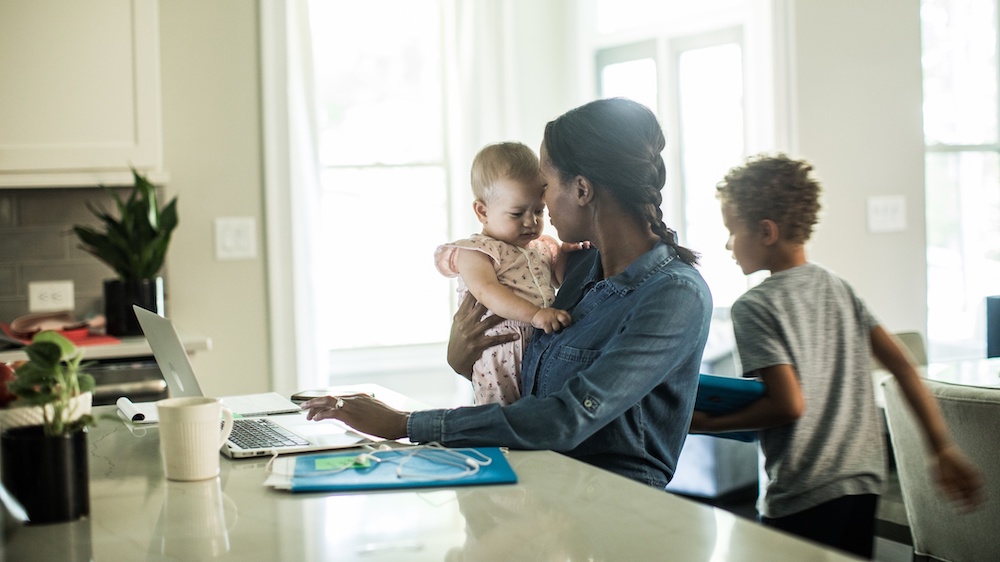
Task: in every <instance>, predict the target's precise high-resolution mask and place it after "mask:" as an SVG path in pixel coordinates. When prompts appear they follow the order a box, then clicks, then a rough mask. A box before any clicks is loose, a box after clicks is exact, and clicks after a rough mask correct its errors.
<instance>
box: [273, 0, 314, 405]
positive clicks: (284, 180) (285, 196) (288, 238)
mask: <svg viewBox="0 0 1000 562" xmlns="http://www.w3.org/2000/svg"><path fill="white" fill-rule="evenodd" d="M260 14H261V18H260V20H261V22H260V26H261V61H262V63H261V97H262V107H263V113H264V115H263V123H264V134H263V139H264V166H265V170H264V178H265V188H264V189H265V198H264V199H265V207H266V218H267V228H266V239H267V242H266V243H267V256H268V286H269V287H268V294H269V298H270V301H269V302H268V303H267V304H268V308H269V313H270V318H271V326H270V331H271V373H272V377H273V386H274V388H275V390H276V391H277V392H280V393H282V394H288V393H291V392H293V391H294V390H297V389H301V388H314V387H322V386H326V385H327V384H328V376H327V373H328V370H329V369H328V365H327V355H326V351H325V350H323V349H320V348H319V346H317V345H316V342H315V341H314V339H313V337H312V335H313V334H315V333H317V326H318V323H317V314H320V313H321V312H322V311H318V310H316V309H315V307H314V306H312V303H313V302H315V300H316V298H315V296H316V291H317V290H318V286H319V285H318V283H317V280H316V279H315V276H314V275H313V269H312V267H311V266H310V262H311V260H312V259H313V256H314V254H315V251H314V248H313V246H314V244H315V242H316V241H317V240H319V237H318V236H317V225H318V224H319V222H318V217H316V216H315V213H316V210H317V209H318V208H319V204H318V201H319V197H320V183H319V159H318V157H317V151H316V147H317V143H316V138H317V131H316V118H315V99H314V89H313V85H312V49H311V46H310V41H311V40H310V35H309V19H308V18H309V10H308V3H307V2H306V0H262V1H261V3H260Z"/></svg>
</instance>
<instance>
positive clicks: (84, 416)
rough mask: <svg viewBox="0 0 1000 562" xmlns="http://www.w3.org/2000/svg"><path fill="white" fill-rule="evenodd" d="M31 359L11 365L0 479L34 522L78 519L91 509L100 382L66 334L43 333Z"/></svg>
mask: <svg viewBox="0 0 1000 562" xmlns="http://www.w3.org/2000/svg"><path fill="white" fill-rule="evenodd" d="M24 351H25V352H26V353H27V354H28V360H27V361H25V362H22V363H20V364H18V365H16V367H15V368H14V369H13V372H12V373H11V372H10V368H9V367H8V366H6V365H5V366H4V371H5V372H4V373H3V376H2V378H0V380H2V384H3V386H4V389H3V390H4V391H3V393H2V394H4V396H5V397H6V398H7V399H8V400H9V403H8V404H6V406H5V407H4V408H3V409H2V410H0V426H2V428H3V429H2V433H0V458H2V464H0V477H2V480H3V484H4V487H6V489H7V491H8V492H9V493H10V494H11V495H12V496H13V497H14V498H16V499H17V500H18V501H19V502H20V503H21V506H22V507H23V508H24V510H25V512H26V513H27V516H28V519H29V521H30V522H31V523H33V524H36V523H53V522H60V521H72V520H75V519H78V518H79V517H81V516H83V515H87V514H88V513H89V511H90V487H89V480H88V479H89V473H88V470H87V454H88V451H87V432H86V428H87V426H88V425H90V424H91V423H93V417H92V416H91V415H90V407H91V398H92V395H91V391H92V390H93V388H94V378H93V377H92V376H90V375H89V374H86V373H84V372H82V367H81V364H80V363H81V359H82V356H83V354H82V352H81V351H80V350H79V349H77V347H76V346H75V345H73V343H72V342H71V341H69V340H68V339H66V338H65V337H64V336H62V335H61V334H59V333H57V332H54V331H44V332H39V333H38V334H36V335H35V337H34V339H33V340H32V342H31V343H30V344H29V345H27V346H26V347H25V348H24Z"/></svg>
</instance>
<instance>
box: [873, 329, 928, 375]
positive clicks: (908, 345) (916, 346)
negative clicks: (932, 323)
mask: <svg viewBox="0 0 1000 562" xmlns="http://www.w3.org/2000/svg"><path fill="white" fill-rule="evenodd" d="M893 337H895V338H896V341H897V343H899V344H901V345H902V346H903V349H904V350H906V351H907V352H909V354H910V360H911V361H913V364H914V365H917V366H920V365H927V346H926V345H925V344H924V336H922V335H921V334H920V332H896V333H895V334H893ZM884 369H885V367H883V366H882V363H879V360H878V359H875V356H874V355H873V356H872V370H873V371H878V370H884Z"/></svg>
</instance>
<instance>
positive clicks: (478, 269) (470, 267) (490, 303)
mask: <svg viewBox="0 0 1000 562" xmlns="http://www.w3.org/2000/svg"><path fill="white" fill-rule="evenodd" d="M455 264H456V265H457V267H458V272H459V273H460V274H461V275H462V281H464V282H465V285H466V286H467V287H468V288H469V292H470V293H472V295H473V296H475V297H476V300H478V301H479V302H481V303H483V304H484V305H485V306H486V308H488V309H490V310H492V311H493V314H496V315H497V316H500V317H503V318H507V319H509V320H517V321H519V322H524V323H526V324H531V325H532V326H534V327H536V328H538V329H540V330H545V333H547V334H548V333H552V332H553V331H559V330H561V329H563V328H564V327H566V326H569V325H570V323H571V322H572V321H573V318H572V317H571V316H570V314H569V313H568V312H566V311H565V310H558V309H555V308H542V307H540V306H536V305H534V304H533V303H531V302H528V301H526V300H524V299H522V298H521V297H519V296H517V295H515V294H514V292H513V291H511V290H510V289H508V288H507V287H504V286H503V285H501V284H500V281H499V280H498V279H497V275H496V270H494V268H493V260H492V258H490V257H489V256H488V255H486V254H484V253H482V252H477V251H473V250H460V251H459V252H458V255H456V256H455Z"/></svg>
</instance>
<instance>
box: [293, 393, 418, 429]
mask: <svg viewBox="0 0 1000 562" xmlns="http://www.w3.org/2000/svg"><path fill="white" fill-rule="evenodd" d="M302 409H303V410H309V413H308V414H306V419H310V420H314V421H319V420H325V419H335V420H340V421H342V422H344V423H346V424H347V425H349V426H351V427H353V428H354V429H356V430H358V431H360V432H361V433H367V434H368V435H375V436H377V437H381V438H383V439H400V438H403V437H406V421H407V419H408V418H409V416H410V414H409V413H407V412H400V411H399V410H396V409H393V408H390V407H389V406H386V405H385V404H384V403H382V402H379V401H378V400H376V399H374V398H372V397H371V396H369V395H367V394H352V395H350V396H322V397H320V398H313V399H311V400H307V401H305V402H303V403H302Z"/></svg>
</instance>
